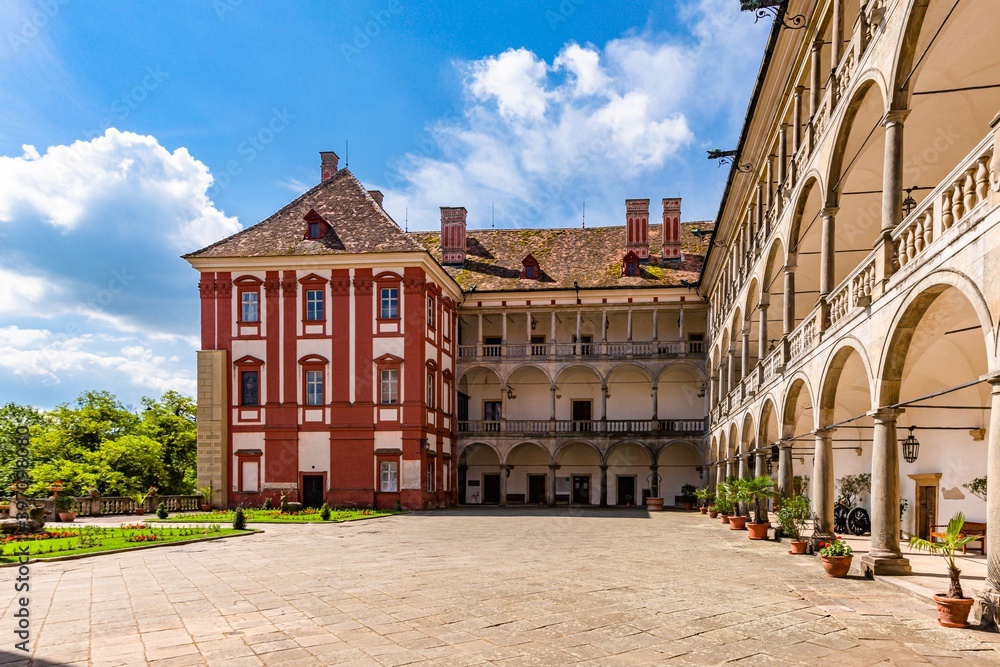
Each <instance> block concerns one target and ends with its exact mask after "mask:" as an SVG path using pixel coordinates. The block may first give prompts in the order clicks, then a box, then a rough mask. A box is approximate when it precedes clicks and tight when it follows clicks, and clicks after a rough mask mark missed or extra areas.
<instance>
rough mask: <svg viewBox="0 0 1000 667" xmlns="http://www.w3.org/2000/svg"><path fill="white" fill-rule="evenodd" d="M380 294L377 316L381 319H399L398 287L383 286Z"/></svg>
mask: <svg viewBox="0 0 1000 667" xmlns="http://www.w3.org/2000/svg"><path fill="white" fill-rule="evenodd" d="M381 295H382V298H381V304H380V307H379V318H381V319H383V320H395V319H399V288H398V287H383V288H382V291H381Z"/></svg>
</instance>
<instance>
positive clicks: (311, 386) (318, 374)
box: [306, 371, 323, 405]
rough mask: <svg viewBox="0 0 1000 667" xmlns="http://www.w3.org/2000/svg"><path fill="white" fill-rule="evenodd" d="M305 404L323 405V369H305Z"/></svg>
mask: <svg viewBox="0 0 1000 667" xmlns="http://www.w3.org/2000/svg"><path fill="white" fill-rule="evenodd" d="M306 405H323V371H306Z"/></svg>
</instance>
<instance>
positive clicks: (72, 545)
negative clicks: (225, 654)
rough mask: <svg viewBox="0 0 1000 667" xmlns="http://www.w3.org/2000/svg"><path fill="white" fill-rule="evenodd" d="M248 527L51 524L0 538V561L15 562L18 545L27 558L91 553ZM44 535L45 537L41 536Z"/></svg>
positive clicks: (231, 533) (233, 532)
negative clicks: (27, 534)
mask: <svg viewBox="0 0 1000 667" xmlns="http://www.w3.org/2000/svg"><path fill="white" fill-rule="evenodd" d="M248 532H250V531H246V530H233V529H232V528H222V527H221V526H220V525H218V524H213V525H210V526H201V527H197V528H182V527H179V526H178V527H173V526H147V525H145V524H141V523H135V524H122V525H121V526H117V527H116V526H75V527H72V528H65V529H63V528H58V529H57V528H55V527H52V526H50V527H49V528H48V530H47V532H45V533H38V534H36V535H32V536H30V538H29V539H14V538H15V537H17V536H12V537H8V538H4V539H3V541H2V542H0V563H14V562H17V560H18V558H19V556H20V555H21V553H22V552H21V548H22V547H24V546H27V547H28V555H29V557H30V558H33V559H34V558H57V557H60V556H73V555H76V554H93V553H100V552H102V551H116V550H122V549H142V548H144V547H149V546H152V545H157V544H170V543H180V542H190V541H191V540H198V539H203V538H205V537H210V538H216V537H232V536H234V535H245V534H246V533H248ZM42 536H45V537H42Z"/></svg>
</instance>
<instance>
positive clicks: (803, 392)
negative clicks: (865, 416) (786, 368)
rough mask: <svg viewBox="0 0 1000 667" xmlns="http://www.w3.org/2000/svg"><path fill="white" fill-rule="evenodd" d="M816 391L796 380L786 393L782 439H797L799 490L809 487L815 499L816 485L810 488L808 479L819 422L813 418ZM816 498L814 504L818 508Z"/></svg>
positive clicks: (795, 454) (794, 447)
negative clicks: (799, 470)
mask: <svg viewBox="0 0 1000 667" xmlns="http://www.w3.org/2000/svg"><path fill="white" fill-rule="evenodd" d="M813 407H814V403H813V398H812V390H811V389H810V387H809V385H808V384H807V383H806V381H805V380H804V379H802V378H796V379H795V381H794V382H792V384H791V386H790V387H789V388H788V391H787V392H786V393H785V407H784V409H783V410H782V413H781V414H782V417H781V437H782V438H783V439H785V438H794V439H793V440H791V441H790V442H791V445H792V465H793V467H794V466H798V467H799V469H801V470H802V472H801V473H800V475H799V477H801V479H800V480H799V482H798V485H797V486H798V487H799V488H802V487H805V488H806V489H807V491H808V492H809V495H810V496H812V495H813V491H815V484H810V483H809V480H807V479H806V478H807V477H810V476H811V474H812V473H811V471H812V469H813V463H814V459H813V450H814V447H815V438H814V437H813V435H811V434H812V431H813V430H814V429H815V426H816V422H815V419H814V416H813ZM815 502H816V500H815V497H814V498H813V504H814V505H815Z"/></svg>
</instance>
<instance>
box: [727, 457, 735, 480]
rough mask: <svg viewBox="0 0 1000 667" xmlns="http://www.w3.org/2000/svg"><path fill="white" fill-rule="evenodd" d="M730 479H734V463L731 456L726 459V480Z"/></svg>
mask: <svg viewBox="0 0 1000 667" xmlns="http://www.w3.org/2000/svg"><path fill="white" fill-rule="evenodd" d="M730 477H736V461H734V460H733V457H731V456H730V457H729V458H727V459H726V479H729V478H730Z"/></svg>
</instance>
